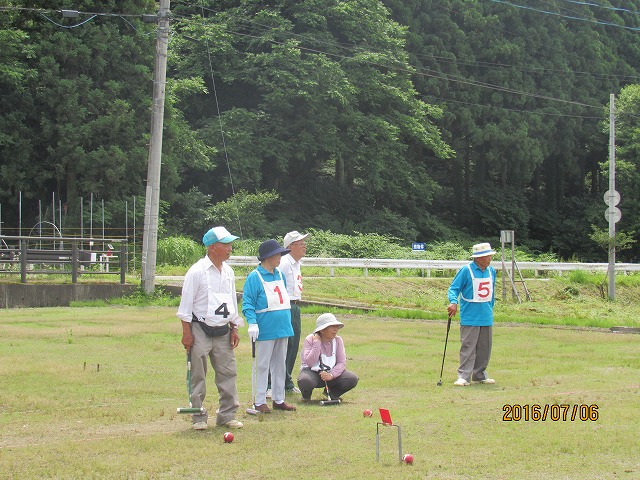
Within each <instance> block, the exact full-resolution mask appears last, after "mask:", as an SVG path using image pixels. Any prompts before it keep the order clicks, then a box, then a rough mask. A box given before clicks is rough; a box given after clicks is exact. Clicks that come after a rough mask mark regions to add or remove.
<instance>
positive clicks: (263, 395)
mask: <svg viewBox="0 0 640 480" xmlns="http://www.w3.org/2000/svg"><path fill="white" fill-rule="evenodd" d="M287 253H289V250H288V249H286V248H283V247H281V246H280V244H279V243H278V242H276V241H275V240H267V241H266V242H263V243H262V244H260V247H259V248H258V260H259V261H260V265H258V266H257V267H256V269H255V270H254V271H253V272H251V273H249V275H247V280H246V281H245V283H244V287H243V296H242V313H243V314H244V316H245V318H246V319H247V323H249V339H250V340H251V341H252V342H255V343H256V396H255V399H254V402H255V405H254V407H255V409H256V410H258V411H259V412H260V413H270V412H271V409H270V408H269V407H268V406H267V383H268V381H269V373H271V398H272V399H273V408H274V409H275V410H285V411H293V410H295V409H296V407H294V406H293V405H290V404H288V403H287V402H285V401H284V397H285V393H284V390H285V381H286V375H287V368H286V357H287V343H288V338H289V337H291V336H292V335H293V327H292V326H291V301H290V299H289V294H288V293H287V283H286V279H285V276H284V275H283V274H282V272H281V271H280V270H279V268H278V266H279V265H280V259H281V258H282V255H286V254H287Z"/></svg>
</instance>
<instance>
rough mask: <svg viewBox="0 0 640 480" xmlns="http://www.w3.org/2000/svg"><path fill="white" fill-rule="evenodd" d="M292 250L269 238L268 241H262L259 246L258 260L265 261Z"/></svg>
mask: <svg viewBox="0 0 640 480" xmlns="http://www.w3.org/2000/svg"><path fill="white" fill-rule="evenodd" d="M290 251H291V250H289V249H287V248H283V247H282V246H281V245H280V244H279V243H278V242H276V241H275V240H267V241H266V242H262V243H261V244H260V246H259V247H258V260H260V261H263V260H266V259H267V258H269V257H273V256H274V255H278V254H281V255H286V254H287V253H289V252H290Z"/></svg>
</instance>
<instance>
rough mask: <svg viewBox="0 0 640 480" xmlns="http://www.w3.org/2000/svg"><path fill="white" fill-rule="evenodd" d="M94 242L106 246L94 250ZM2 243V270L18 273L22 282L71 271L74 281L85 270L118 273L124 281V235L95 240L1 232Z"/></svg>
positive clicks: (86, 272)
mask: <svg viewBox="0 0 640 480" xmlns="http://www.w3.org/2000/svg"><path fill="white" fill-rule="evenodd" d="M95 243H102V244H103V245H107V247H106V248H103V249H100V250H94V246H95ZM114 245H117V247H114ZM0 246H1V247H2V248H0V273H5V274H18V273H19V274H20V281H21V282H22V283H27V275H33V274H47V275H51V274H54V275H55V274H59V275H71V282H72V283H77V282H78V276H79V275H82V274H92V275H96V274H98V275H100V274H104V275H119V276H120V283H122V284H124V283H125V274H126V271H127V264H126V259H127V241H126V240H123V239H113V238H112V239H106V238H101V239H100V240H99V242H94V241H93V240H92V239H87V238H77V237H33V236H8V235H0Z"/></svg>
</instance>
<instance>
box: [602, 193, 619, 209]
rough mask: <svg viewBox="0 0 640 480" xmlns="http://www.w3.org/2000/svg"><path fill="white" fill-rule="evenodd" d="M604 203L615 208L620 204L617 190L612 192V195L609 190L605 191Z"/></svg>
mask: <svg viewBox="0 0 640 480" xmlns="http://www.w3.org/2000/svg"><path fill="white" fill-rule="evenodd" d="M604 203H606V204H607V205H610V206H616V205H618V204H619V203H620V193H618V191H617V190H614V191H613V193H612V192H611V190H607V191H606V192H604Z"/></svg>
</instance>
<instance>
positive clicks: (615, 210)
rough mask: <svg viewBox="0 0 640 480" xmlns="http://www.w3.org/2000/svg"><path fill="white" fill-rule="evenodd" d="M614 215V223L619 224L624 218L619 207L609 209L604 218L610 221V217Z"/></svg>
mask: <svg viewBox="0 0 640 480" xmlns="http://www.w3.org/2000/svg"><path fill="white" fill-rule="evenodd" d="M612 214H613V223H618V222H619V221H620V219H621V218H622V212H621V211H620V209H619V208H618V207H609V208H607V209H606V210H605V211H604V218H606V219H607V222H608V221H609V217H610V216H611V215H612Z"/></svg>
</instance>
